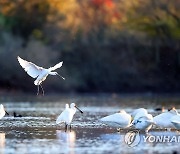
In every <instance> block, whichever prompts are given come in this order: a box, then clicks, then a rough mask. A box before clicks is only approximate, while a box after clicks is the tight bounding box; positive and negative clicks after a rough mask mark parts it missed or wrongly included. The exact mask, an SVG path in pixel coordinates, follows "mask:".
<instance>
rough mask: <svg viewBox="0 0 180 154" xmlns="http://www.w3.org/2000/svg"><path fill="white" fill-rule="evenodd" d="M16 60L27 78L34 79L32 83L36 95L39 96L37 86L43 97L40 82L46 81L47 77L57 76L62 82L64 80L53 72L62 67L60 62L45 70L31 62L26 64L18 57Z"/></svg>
mask: <svg viewBox="0 0 180 154" xmlns="http://www.w3.org/2000/svg"><path fill="white" fill-rule="evenodd" d="M17 59H18V61H19V64H20V65H21V66H22V68H24V70H25V71H26V72H27V74H28V75H29V76H31V77H32V78H36V80H35V81H34V84H35V85H36V86H37V87H38V92H37V95H39V86H40V87H41V89H42V93H43V95H44V90H43V87H42V82H43V81H44V80H46V78H47V76H48V75H58V76H60V77H61V78H62V79H63V80H65V78H63V77H62V76H61V75H59V74H58V73H57V72H53V71H54V70H56V69H58V68H60V67H61V66H62V64H63V62H60V63H58V64H56V65H55V66H53V67H50V68H48V69H45V68H43V67H39V66H37V65H35V64H34V63H32V62H28V61H26V60H24V59H22V58H20V57H19V56H18V57H17Z"/></svg>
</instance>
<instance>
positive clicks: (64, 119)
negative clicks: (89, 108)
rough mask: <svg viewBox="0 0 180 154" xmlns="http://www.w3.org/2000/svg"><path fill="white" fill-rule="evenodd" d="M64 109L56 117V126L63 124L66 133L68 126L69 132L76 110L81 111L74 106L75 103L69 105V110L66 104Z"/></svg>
mask: <svg viewBox="0 0 180 154" xmlns="http://www.w3.org/2000/svg"><path fill="white" fill-rule="evenodd" d="M65 107H66V108H65V110H64V111H63V112H62V113H61V114H60V115H59V116H58V118H57V120H56V124H60V123H65V131H66V130H67V127H68V125H69V127H70V130H71V122H72V119H73V116H74V114H75V113H76V109H78V110H79V111H80V112H81V113H83V111H81V110H80V109H79V108H78V107H77V106H76V104H75V103H71V105H70V108H69V104H66V106H65Z"/></svg>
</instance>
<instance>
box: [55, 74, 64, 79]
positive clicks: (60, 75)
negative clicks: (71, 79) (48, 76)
mask: <svg viewBox="0 0 180 154" xmlns="http://www.w3.org/2000/svg"><path fill="white" fill-rule="evenodd" d="M57 75H58V76H59V77H61V78H62V79H63V80H65V78H64V77H62V76H61V75H60V74H58V73H57Z"/></svg>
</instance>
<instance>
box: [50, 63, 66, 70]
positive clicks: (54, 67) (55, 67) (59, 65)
mask: <svg viewBox="0 0 180 154" xmlns="http://www.w3.org/2000/svg"><path fill="white" fill-rule="evenodd" d="M62 64H63V61H62V62H60V63H58V64H56V65H55V66H53V67H50V68H49V70H50V71H54V70H56V69H58V68H60V67H61V66H62Z"/></svg>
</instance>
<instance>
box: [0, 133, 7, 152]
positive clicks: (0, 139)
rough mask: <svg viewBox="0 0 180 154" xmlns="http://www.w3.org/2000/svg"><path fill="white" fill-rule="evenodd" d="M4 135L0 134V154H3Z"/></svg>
mask: <svg viewBox="0 0 180 154" xmlns="http://www.w3.org/2000/svg"><path fill="white" fill-rule="evenodd" d="M5 139H6V138H5V133H0V154H4V153H5V152H4V149H5Z"/></svg>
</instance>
